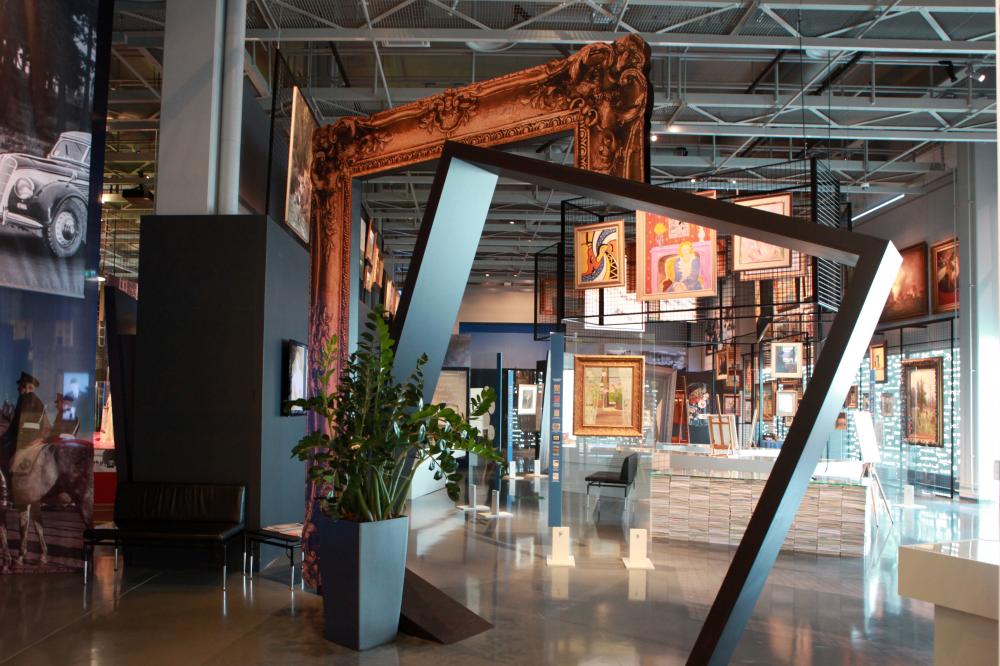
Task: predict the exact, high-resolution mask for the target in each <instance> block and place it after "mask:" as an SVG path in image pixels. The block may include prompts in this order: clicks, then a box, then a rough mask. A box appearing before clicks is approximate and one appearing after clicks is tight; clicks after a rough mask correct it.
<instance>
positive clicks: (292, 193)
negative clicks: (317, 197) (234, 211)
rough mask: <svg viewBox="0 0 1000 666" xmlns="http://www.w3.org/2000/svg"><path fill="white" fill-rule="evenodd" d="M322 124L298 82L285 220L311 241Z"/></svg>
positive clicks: (303, 239)
mask: <svg viewBox="0 0 1000 666" xmlns="http://www.w3.org/2000/svg"><path fill="white" fill-rule="evenodd" d="M317 127H319V124H318V123H317V122H316V118H315V116H313V112H312V109H310V108H309V104H308V102H306V98H305V97H304V96H303V95H302V91H301V90H300V89H299V87H298V86H295V87H294V88H292V129H291V136H290V137H289V140H288V179H287V181H286V183H285V224H287V225H288V228H289V229H291V230H292V231H294V232H295V235H296V236H298V237H299V238H301V239H302V241H303V242H305V243H308V242H309V204H310V202H311V201H312V138H313V133H314V132H315V131H316V128H317Z"/></svg>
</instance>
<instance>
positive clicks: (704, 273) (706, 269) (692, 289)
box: [635, 192, 718, 301]
mask: <svg viewBox="0 0 1000 666" xmlns="http://www.w3.org/2000/svg"><path fill="white" fill-rule="evenodd" d="M702 196H709V197H713V198H714V196H715V193H714V192H708V193H703V194H702ZM635 225H636V226H635V230H636V247H637V250H636V252H637V257H636V267H637V272H638V279H637V280H636V296H637V297H638V298H639V300H642V301H663V300H670V299H677V298H698V297H702V296H715V294H716V293H717V286H716V278H717V277H718V265H717V264H718V261H717V259H716V256H717V252H718V244H717V241H716V234H715V229H710V228H708V227H702V226H699V225H697V224H690V223H688V222H681V221H679V220H674V219H671V218H669V217H666V216H665V215H657V214H656V213H647V212H646V211H642V210H640V211H636V214H635Z"/></svg>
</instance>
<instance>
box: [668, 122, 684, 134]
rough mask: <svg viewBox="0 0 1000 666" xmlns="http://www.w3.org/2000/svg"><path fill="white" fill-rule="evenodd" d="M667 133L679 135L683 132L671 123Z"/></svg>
mask: <svg viewBox="0 0 1000 666" xmlns="http://www.w3.org/2000/svg"><path fill="white" fill-rule="evenodd" d="M667 131H668V132H670V133H671V134H677V133H678V132H680V131H681V128H680V127H678V126H677V125H674V124H672V123H671V124H670V125H667Z"/></svg>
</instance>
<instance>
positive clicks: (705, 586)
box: [0, 480, 998, 666]
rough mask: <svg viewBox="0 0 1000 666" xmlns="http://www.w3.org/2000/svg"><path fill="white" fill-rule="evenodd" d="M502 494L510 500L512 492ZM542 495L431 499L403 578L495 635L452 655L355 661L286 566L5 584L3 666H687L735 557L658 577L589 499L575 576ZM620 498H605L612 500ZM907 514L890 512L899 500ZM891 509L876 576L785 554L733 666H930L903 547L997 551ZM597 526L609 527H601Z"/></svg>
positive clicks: (943, 518) (720, 550)
mask: <svg viewBox="0 0 1000 666" xmlns="http://www.w3.org/2000/svg"><path fill="white" fill-rule="evenodd" d="M504 485H505V490H506V485H507V484H504ZM546 491H547V486H546V484H545V483H543V482H537V483H536V482H534V481H531V480H526V481H519V482H517V486H516V489H515V492H514V493H513V494H512V495H510V494H506V493H505V496H504V497H503V500H502V501H503V504H504V506H505V507H510V510H512V511H514V513H515V517H514V518H513V519H510V520H501V521H486V520H483V519H482V518H480V517H475V516H472V515H465V514H462V513H461V512H458V511H455V510H454V508H453V507H452V504H451V503H450V502H449V501H448V500H447V498H446V497H444V496H443V494H441V493H439V494H436V495H432V496H429V497H426V498H422V499H420V500H418V501H417V502H416V504H415V506H414V509H413V530H412V533H411V541H410V558H409V564H410V566H411V567H412V568H413V569H414V570H415V571H416V572H417V573H419V574H420V575H422V576H424V577H425V578H427V579H428V580H430V581H431V582H433V583H435V584H436V585H438V586H440V587H441V588H442V589H443V590H445V591H446V592H447V593H449V594H451V595H452V596H453V597H455V598H456V599H458V600H460V601H461V602H463V603H464V604H466V605H467V606H468V607H469V608H471V609H473V610H474V611H476V612H478V613H480V614H481V615H483V616H484V617H486V618H487V619H488V620H490V621H491V622H493V623H494V624H495V628H494V629H493V630H492V631H489V632H487V633H485V634H481V635H479V636H476V637H473V638H471V639H468V640H467V641H464V642H462V643H459V644H456V645H451V646H438V645H434V644H431V643H426V642H424V641H420V640H418V639H415V638H410V637H400V640H398V641H397V642H396V643H395V644H393V645H389V646H384V647H382V648H377V649H375V650H372V651H369V652H367V653H364V654H360V655H359V654H356V653H353V652H350V651H348V650H344V649H341V648H338V647H336V646H334V645H332V644H329V643H327V642H326V641H325V640H323V638H322V635H321V624H322V603H321V601H320V600H319V599H318V598H317V597H315V596H314V595H312V594H310V593H308V592H302V591H300V590H296V591H295V592H290V591H289V590H288V587H287V582H286V581H287V570H286V569H283V568H281V567H280V566H277V567H275V568H274V570H273V571H271V572H267V573H266V574H265V575H264V576H257V577H255V578H254V580H253V581H249V580H243V579H242V578H241V577H240V576H239V574H238V573H237V574H234V575H233V576H232V578H231V579H230V585H229V591H228V592H227V593H225V594H223V593H222V592H221V591H220V590H219V588H218V586H217V575H216V574H217V572H216V571H215V570H211V571H154V570H145V569H140V568H137V567H128V566H126V567H125V568H124V571H123V572H120V573H119V574H118V575H117V576H116V575H115V573H114V571H113V570H112V566H111V558H110V557H108V556H106V555H105V556H102V557H100V558H99V560H98V563H97V566H98V571H97V583H96V584H95V585H94V586H92V588H91V589H90V590H89V591H88V592H87V593H84V592H83V590H82V587H81V585H80V578H79V576H73V575H52V576H11V577H4V578H0V618H2V619H3V621H2V622H0V661H3V660H4V659H7V658H11V660H10V661H9V662H4V663H11V664H38V663H43V664H50V663H51V664H142V665H143V666H153V665H154V664H178V663H183V664H253V663H261V664H263V663H268V664H271V663H282V664H306V663H336V664H339V663H349V664H366V665H367V664H379V665H381V664H434V666H447V665H448V664H486V663H497V662H505V663H514V662H518V663H521V664H542V663H559V664H562V663H565V664H677V663H683V660H684V657H685V655H686V652H687V650H688V648H689V647H690V645H691V644H692V643H693V641H694V638H695V636H696V634H697V631H698V629H699V627H700V625H701V622H702V621H703V619H704V617H705V614H706V613H707V609H708V606H709V604H710V603H711V601H712V598H713V597H714V595H715V592H716V590H717V588H718V585H719V584H720V582H721V580H722V577H723V575H724V573H725V570H726V567H727V566H728V563H729V560H730V558H731V557H732V553H733V549H731V548H727V547H719V546H707V545H695V544H683V543H675V542H659V541H658V542H654V544H653V546H652V549H651V553H650V556H651V558H652V560H653V562H654V563H655V565H656V570H655V571H651V572H648V573H647V572H628V571H626V570H625V569H624V567H623V566H622V564H621V561H620V559H619V558H620V557H621V556H622V555H623V554H624V552H623V551H624V549H625V548H626V540H625V537H626V535H627V529H628V527H629V526H630V525H631V526H637V527H642V526H645V525H647V524H648V520H649V516H648V503H647V502H646V501H645V500H643V499H641V498H640V499H638V500H632V501H630V502H629V503H628V504H627V505H625V504H624V503H623V502H622V501H621V500H615V499H612V498H611V497H605V498H604V499H603V500H600V501H598V500H597V499H596V498H591V499H590V500H589V501H588V500H587V498H586V497H585V495H583V494H580V493H575V492H574V493H567V494H566V496H565V500H564V506H565V510H566V516H567V520H566V522H567V523H568V524H569V525H570V526H571V529H572V538H573V542H574V549H573V550H574V554H575V555H576V560H577V566H576V567H575V568H573V569H555V568H547V567H546V566H545V555H546V554H547V552H548V536H547V527H546V518H545V510H546V500H545V495H546ZM612 494H614V492H613V491H610V492H607V493H606V495H609V496H610V495H612ZM892 499H898V498H892ZM917 501H918V503H920V504H923V505H925V506H926V508H925V509H923V510H920V511H916V510H903V509H899V508H896V509H894V512H895V516H896V527H895V528H894V529H891V530H889V529H887V530H884V531H883V532H882V533H881V534H880V535H879V538H878V540H877V542H876V543H875V544H874V547H873V548H872V552H871V554H870V555H869V556H868V557H866V558H858V559H848V558H836V557H815V556H804V555H794V554H785V553H783V554H782V555H781V556H780V557H779V558H778V562H777V565H776V567H775V570H774V572H773V573H772V575H771V577H770V578H769V580H768V584H767V586H766V587H765V590H764V593H763V595H762V597H761V599H760V602H759V603H758V605H757V608H756V611H755V615H754V618H753V620H752V621H751V623H750V626H749V627H748V628H747V631H746V633H745V635H744V637H743V639H742V641H741V643H740V646H739V648H738V650H737V653H736V656H735V659H734V662H735V663H746V664H805V665H808V664H847V663H851V664H853V663H878V664H884V663H904V662H909V663H913V664H921V663H929V661H930V658H931V641H932V633H933V631H932V618H933V609H932V607H931V606H930V605H928V604H925V603H921V602H915V601H912V600H909V599H905V598H900V597H899V596H898V595H897V593H896V549H897V547H898V546H899V544H900V543H915V542H928V541H944V540H953V539H960V538H973V537H977V536H981V537H984V538H993V539H996V538H997V525H998V522H997V513H996V507H995V506H994V505H982V506H980V505H976V504H971V503H960V502H951V501H945V500H940V499H933V498H930V497H926V496H919V495H918V498H917ZM598 509H599V511H598Z"/></svg>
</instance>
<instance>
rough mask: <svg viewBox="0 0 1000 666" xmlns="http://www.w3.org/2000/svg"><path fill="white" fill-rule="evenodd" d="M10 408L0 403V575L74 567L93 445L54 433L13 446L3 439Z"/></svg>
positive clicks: (90, 501) (87, 512) (86, 512)
mask: <svg viewBox="0 0 1000 666" xmlns="http://www.w3.org/2000/svg"><path fill="white" fill-rule="evenodd" d="M13 412H14V409H13V406H12V405H11V404H10V403H6V404H4V405H3V406H2V407H0V442H4V443H5V444H4V447H3V450H2V451H0V573H12V572H19V573H48V572H55V571H72V570H77V569H79V568H81V567H82V564H83V530H84V529H85V528H86V527H89V526H90V525H92V524H93V507H94V485H93V455H94V452H93V446H92V444H91V443H90V442H88V441H86V440H81V439H75V438H67V437H59V436H53V437H47V438H41V437H40V438H38V440H36V441H34V442H32V443H30V444H29V445H28V446H26V447H23V448H22V449H21V450H18V449H17V447H16V446H11V445H10V444H13V443H14V442H13V439H12V438H7V437H4V435H5V434H6V432H7V430H8V429H9V428H10V425H11V421H12V418H13ZM8 442H9V444H8Z"/></svg>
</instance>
